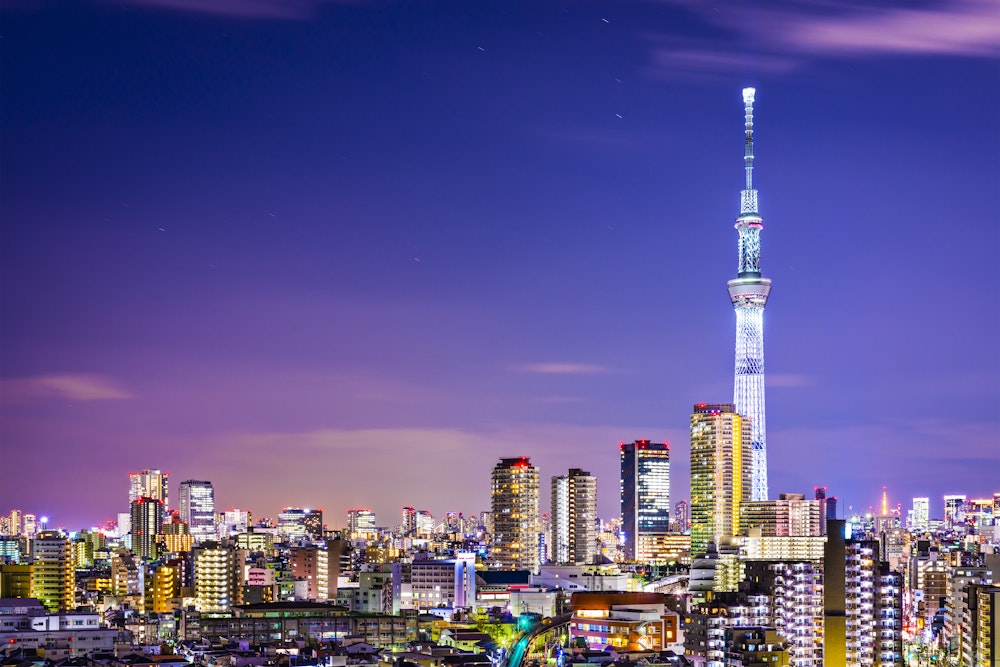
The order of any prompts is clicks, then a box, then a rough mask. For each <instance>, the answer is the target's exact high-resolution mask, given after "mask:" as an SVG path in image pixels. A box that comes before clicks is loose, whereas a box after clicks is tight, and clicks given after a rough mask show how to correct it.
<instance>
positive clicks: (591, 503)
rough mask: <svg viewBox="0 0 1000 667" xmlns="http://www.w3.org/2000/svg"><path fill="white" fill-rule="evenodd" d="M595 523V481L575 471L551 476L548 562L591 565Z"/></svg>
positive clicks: (595, 535) (595, 551)
mask: <svg viewBox="0 0 1000 667" xmlns="http://www.w3.org/2000/svg"><path fill="white" fill-rule="evenodd" d="M596 522H597V478H596V477H594V476H593V475H591V474H590V473H589V472H586V471H584V470H581V469H579V468H570V470H569V472H568V473H567V474H565V475H561V476H559V477H553V478H552V515H551V518H550V526H551V538H550V539H551V549H552V556H551V558H552V560H553V561H554V562H556V563H559V564H567V565H587V564H590V563H593V562H594V558H595V556H596V555H597V523H596ZM543 534H544V533H543Z"/></svg>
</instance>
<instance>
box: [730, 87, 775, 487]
mask: <svg viewBox="0 0 1000 667" xmlns="http://www.w3.org/2000/svg"><path fill="white" fill-rule="evenodd" d="M755 92H756V91H755V90H754V89H753V88H744V89H743V105H744V107H745V110H746V139H745V140H744V150H743V164H744V168H745V169H746V188H745V189H744V190H742V191H741V193H740V215H739V217H738V218H736V230H737V231H738V232H739V234H740V241H739V254H740V263H739V273H738V274H737V277H736V278H734V279H733V280H730V281H729V282H728V283H727V285H728V287H729V298H730V300H732V302H733V308H734V309H735V310H736V380H735V385H734V388H733V403H735V404H736V412H737V413H739V414H741V415H743V416H744V417H750V426H751V450H752V462H753V478H752V491H751V499H752V500H767V422H766V419H765V416H764V306H766V305H767V296H768V294H769V293H770V292H771V280H770V278H764V277H763V276H761V274H760V230H762V229H763V228H764V219H763V218H761V217H760V213H758V212H757V191H756V190H755V189H754V187H753V98H754V93H755Z"/></svg>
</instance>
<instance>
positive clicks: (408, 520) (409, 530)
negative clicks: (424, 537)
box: [400, 507, 417, 537]
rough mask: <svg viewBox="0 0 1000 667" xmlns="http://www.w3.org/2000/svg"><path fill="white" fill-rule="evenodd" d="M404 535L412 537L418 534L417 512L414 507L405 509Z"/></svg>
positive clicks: (402, 527)
mask: <svg viewBox="0 0 1000 667" xmlns="http://www.w3.org/2000/svg"><path fill="white" fill-rule="evenodd" d="M400 527H401V529H402V533H403V535H405V536H407V537H412V536H414V535H416V534H417V510H415V509H413V508H412V507H404V508H403V523H402V524H401V526H400Z"/></svg>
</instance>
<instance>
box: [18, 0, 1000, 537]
mask: <svg viewBox="0 0 1000 667" xmlns="http://www.w3.org/2000/svg"><path fill="white" fill-rule="evenodd" d="M180 5H184V6H183V7H182V6H180ZM185 7H186V8H185ZM461 7H462V9H461V11H458V10H457V9H456V5H454V4H449V3H439V4H435V5H434V9H438V10H440V11H436V12H435V11H432V10H431V9H427V10H426V11H423V12H422V11H414V10H412V9H407V8H405V7H403V6H402V5H399V4H394V3H365V2H362V3H356V4H354V3H349V4H340V3H318V2H317V3H309V2H304V3H297V4H296V5H295V7H294V8H290V7H288V6H286V5H284V4H277V3H266V2H265V3H249V2H247V3H244V2H240V1H239V0H229V1H228V2H221V3H201V2H198V1H193V2H190V3H175V2H170V1H168V0H162V1H155V2H154V1H152V0H150V1H149V2H144V3H140V2H123V3H120V4H118V5H115V6H111V5H104V4H96V3H95V4H92V5H90V4H87V5H81V6H73V7H60V8H53V7H46V6H40V7H35V6H27V5H22V6H16V7H9V6H5V7H4V9H3V10H2V11H3V18H4V22H5V25H6V27H7V29H6V30H5V34H4V49H3V50H2V51H0V58H2V65H3V70H4V77H3V79H2V80H0V91H2V95H0V112H2V114H3V117H4V119H5V121H4V123H3V124H2V126H0V145H2V147H3V148H2V157H3V159H4V164H5V167H6V168H5V169H4V173H3V177H2V178H0V213H2V219H3V223H2V229H0V233H2V240H3V243H2V244H0V279H2V280H0V284H2V292H0V309H2V310H0V315H2V317H0V340H2V341H3V344H2V345H0V443H2V447H3V457H4V459H5V465H3V466H0V468H2V470H0V511H7V510H9V509H10V508H20V509H24V510H26V511H32V512H37V513H38V514H43V513H44V514H48V515H50V516H52V518H53V525H65V526H67V527H72V528H76V527H82V526H85V525H90V524H93V523H95V522H99V521H102V520H103V519H107V518H113V517H114V516H115V515H116V514H117V513H120V512H125V511H127V510H128V508H127V505H126V504H125V502H124V499H125V498H126V490H127V489H126V484H127V481H123V482H121V483H119V480H124V479H125V475H126V474H127V472H128V471H130V470H142V469H145V468H147V467H148V466H157V467H158V469H160V470H164V471H169V472H170V474H171V477H172V478H173V480H174V483H175V484H176V483H177V482H179V481H181V480H208V481H211V482H212V483H213V484H214V485H215V488H216V505H217V507H219V508H228V507H239V508H242V509H250V510H252V511H253V512H254V514H255V515H257V516H261V515H268V516H274V515H275V514H276V513H277V510H278V509H279V508H280V507H283V506H299V507H325V508H326V509H327V515H328V516H330V517H331V518H332V517H336V516H338V514H340V513H341V512H342V510H341V508H343V511H346V508H350V507H356V506H361V505H370V506H372V507H373V508H374V509H375V511H376V515H377V516H380V515H389V516H393V517H396V516H397V515H398V512H399V507H401V506H409V505H414V506H418V508H420V509H422V508H427V509H430V510H431V511H433V512H434V513H435V515H440V514H441V513H443V512H444V511H447V510H452V509H454V510H459V511H464V512H472V511H481V510H483V509H486V508H488V507H489V470H490V468H491V466H492V465H493V464H494V462H495V461H496V459H497V458H500V457H514V456H529V457H531V460H532V462H533V463H534V465H536V466H537V467H538V468H539V473H540V475H542V478H543V479H548V477H549V476H550V475H554V474H562V473H563V472H565V470H566V469H567V468H580V469H585V470H588V471H590V472H591V473H592V474H593V475H594V476H595V477H597V479H598V480H599V482H598V485H599V486H598V503H599V507H598V514H599V515H600V516H601V517H603V518H610V517H613V516H616V514H617V510H616V505H617V494H615V493H613V489H614V488H615V487H616V485H617V464H618V457H617V451H618V443H619V442H622V441H625V442H632V441H634V440H637V439H650V440H652V441H655V442H663V441H668V442H670V444H671V447H672V454H671V459H672V466H671V473H672V476H673V479H672V496H673V498H674V499H678V500H679V499H681V498H683V497H685V496H686V495H687V479H688V469H687V461H688V458H689V457H688V434H687V426H688V424H687V422H688V416H689V411H690V406H691V404H693V403H700V402H706V403H715V402H723V401H728V400H730V396H732V384H731V383H732V356H731V352H730V350H731V349H732V347H731V346H732V330H733V315H732V310H731V308H732V306H731V304H729V303H727V297H726V294H725V290H724V288H723V287H721V285H722V283H723V282H724V281H725V280H727V279H729V278H731V277H732V275H733V271H734V268H735V267H734V262H733V253H732V245H733V244H732V240H733V231H732V227H731V225H732V218H733V212H734V210H735V208H736V206H738V201H739V197H738V194H736V191H737V190H739V188H740V183H741V182H742V180H743V179H742V173H741V166H740V162H741V161H742V158H743V155H742V131H741V128H740V126H739V118H738V116H739V114H740V107H739V105H740V90H741V89H742V88H744V87H747V86H753V87H755V88H756V89H757V98H756V102H755V110H756V112H757V113H756V122H755V126H754V131H755V138H756V139H757V147H758V149H757V152H756V160H757V163H756V166H758V168H759V171H758V175H759V179H757V181H759V182H758V183H755V186H757V187H759V188H760V192H761V193H762V196H761V201H760V213H761V216H762V217H763V218H765V219H766V221H767V223H766V224H767V243H766V246H765V248H764V258H763V262H762V263H763V265H764V266H766V275H767V276H768V277H769V278H772V279H774V281H775V282H774V284H775V285H776V286H777V291H776V292H775V293H774V294H773V295H772V296H773V297H774V298H773V299H772V300H771V302H770V305H769V308H768V315H767V338H768V373H767V391H768V394H769V397H768V398H769V400H768V438H767V448H768V452H769V454H768V464H769V465H768V476H769V496H770V497H772V498H775V497H777V495H778V494H779V493H806V494H808V492H809V489H811V488H812V487H813V486H817V485H818V486H826V487H828V488H829V492H830V494H831V495H835V496H838V497H839V498H840V500H841V510H840V512H841V514H842V515H843V514H844V513H846V511H847V507H848V506H851V505H853V506H854V507H858V506H859V505H862V506H867V505H875V504H876V502H877V498H878V494H879V493H880V491H881V488H882V486H883V485H887V486H888V488H889V494H890V499H895V501H894V504H895V502H900V503H902V504H903V506H904V508H905V507H906V506H907V504H908V502H909V499H910V498H912V497H921V496H929V497H931V498H932V499H934V498H939V497H941V496H943V495H944V494H947V493H966V494H968V495H970V496H975V495H988V494H991V493H993V492H994V491H995V489H993V488H990V487H991V486H992V485H993V483H994V480H995V479H996V472H997V470H1000V453H998V452H1000V448H998V447H997V435H996V434H997V433H998V432H1000V431H998V427H1000V350H998V349H997V347H996V345H995V342H994V340H993V339H994V338H995V332H996V331H997V330H1000V313H997V312H996V310H995V309H992V308H989V307H988V305H987V304H989V303H990V302H991V301H990V297H991V296H992V295H991V293H990V291H989V290H990V287H991V281H990V280H989V276H991V275H992V273H991V272H992V270H993V267H994V266H995V264H996V259H997V248H998V247H1000V230H998V229H997V228H996V226H995V225H994V224H993V222H994V221H995V219H996V201H997V200H998V197H1000V192H998V190H1000V186H998V183H1000V178H998V177H1000V150H998V148H997V146H996V142H995V141H993V142H991V141H986V140H984V138H992V137H996V136H998V134H1000V113H998V110H1000V90H998V87H997V86H996V85H989V84H985V85H984V83H983V82H984V81H994V82H995V57H996V56H997V55H1000V47H998V46H997V44H1000V35H995V34H993V33H990V28H988V27H985V28H984V27H983V26H989V25H995V22H994V21H990V18H991V16H990V14H989V12H988V11H987V10H988V8H987V7H986V6H985V4H977V3H974V2H933V3H928V4H927V5H926V6H924V7H923V8H921V9H914V8H912V7H910V6H909V5H904V4H903V3H892V4H890V5H887V6H886V7H884V8H882V9H881V10H879V11H870V10H864V9H861V8H852V7H850V6H848V5H842V6H837V7H833V8H828V9H827V10H826V11H824V12H823V13H820V12H819V10H818V9H816V8H812V7H811V6H808V5H799V4H796V3H787V2H770V3H764V4H763V5H760V6H759V7H758V6H755V7H754V8H747V7H744V6H742V5H741V4H739V3H730V2H723V3H721V4H720V5H719V6H718V7H717V8H718V9H719V10H720V11H719V12H702V11H701V9H699V8H698V7H696V6H689V5H686V4H684V3H671V2H664V3H642V2H634V3H633V2H626V3H593V4H589V5H587V6H585V7H575V6H574V7H566V6H563V5H560V4H558V3H548V2H540V3H511V4H509V5H503V6H499V5H489V4H484V5H476V6H465V5H462V6H461ZM944 23H947V25H948V26H950V28H949V30H948V31H942V30H941V29H940V26H941V25H942V24H944ZM994 30H997V29H996V28H994ZM886 34H892V35H894V36H895V37H896V39H892V40H888V39H885V35H886ZM220 36H221V37H220ZM39 81H43V82H46V85H38V83H39ZM11 460H12V461H14V462H15V465H7V464H6V461H11ZM859 463H860V464H859ZM29 471H35V472H37V473H38V474H37V475H30V474H26V472H29ZM436 479H441V480H446V483H440V484H435V485H432V486H434V487H435V489H434V490H432V491H425V489H428V486H429V485H428V484H427V483H426V482H425V481H423V480H436ZM95 480H100V481H99V482H96V481H95ZM173 493H174V490H173V489H171V494H173ZM422 496H423V497H422ZM171 504H172V505H176V503H175V502H174V501H173V498H171ZM939 511H940V509H939V508H937V507H936V503H935V502H934V501H932V504H931V515H932V516H936V513H937V512H939ZM338 520H339V519H338ZM394 520H395V519H394Z"/></svg>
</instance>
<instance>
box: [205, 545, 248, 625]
mask: <svg viewBox="0 0 1000 667" xmlns="http://www.w3.org/2000/svg"><path fill="white" fill-rule="evenodd" d="M193 551H194V597H195V599H196V601H195V607H196V608H197V609H198V611H200V612H213V611H229V608H230V607H231V606H232V605H234V604H238V603H239V599H238V595H239V588H240V584H241V583H242V582H241V581H240V579H241V578H242V576H241V570H242V568H243V560H244V557H243V552H242V551H240V550H238V549H234V548H233V547H232V546H231V545H230V544H229V543H227V542H214V541H207V542H202V543H201V544H199V545H198V546H196V547H195V548H194V550H193Z"/></svg>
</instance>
